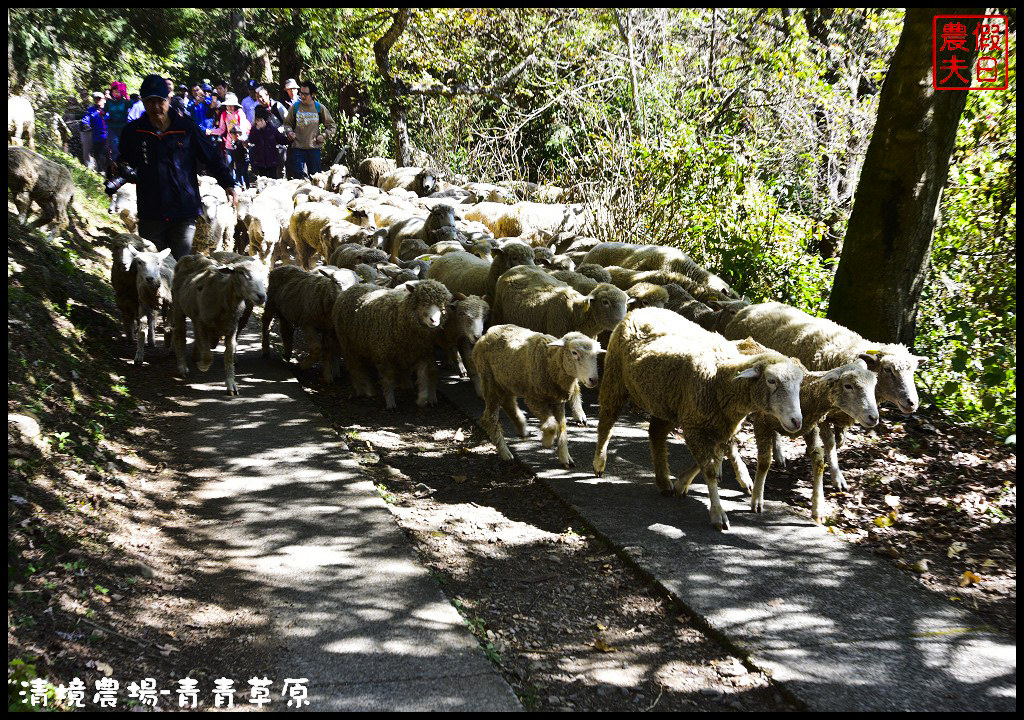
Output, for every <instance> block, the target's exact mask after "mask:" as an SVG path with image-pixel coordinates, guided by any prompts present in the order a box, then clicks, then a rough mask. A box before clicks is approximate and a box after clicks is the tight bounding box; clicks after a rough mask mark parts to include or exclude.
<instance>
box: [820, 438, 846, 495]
mask: <svg viewBox="0 0 1024 720" xmlns="http://www.w3.org/2000/svg"><path fill="white" fill-rule="evenodd" d="M842 437H843V436H842V430H839V429H838V428H837V431H836V432H833V429H832V424H831V423H829V422H823V423H821V439H822V440H823V441H824V443H825V457H826V458H827V459H828V466H829V472H830V473H831V475H832V484H833V485H835V486H836V487H837V488H839V489H840V490H846V478H844V477H843V471H842V470H840V469H839V445H840V443H842Z"/></svg>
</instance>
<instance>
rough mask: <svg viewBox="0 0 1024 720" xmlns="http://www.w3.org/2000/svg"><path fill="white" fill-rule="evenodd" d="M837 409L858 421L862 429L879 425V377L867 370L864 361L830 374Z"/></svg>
mask: <svg viewBox="0 0 1024 720" xmlns="http://www.w3.org/2000/svg"><path fill="white" fill-rule="evenodd" d="M829 375H830V376H832V377H830V382H831V387H832V392H833V397H834V398H835V399H834V400H833V402H834V404H835V405H836V407H838V408H839V409H840V410H842V411H843V412H845V413H846V414H847V415H849V416H850V417H852V418H853V419H854V420H856V421H857V422H858V423H860V425H861V426H862V427H866V428H870V427H874V426H875V425H877V424H878V405H877V403H876V402H875V381H876V379H877V376H876V375H875V374H874V373H873V372H871V371H870V370H868V369H867V365H865V364H864V362H863V361H860V360H858V361H856V362H854V363H850V364H849V365H844V366H843V367H841V368H836V369H835V370H833V371H832V372H830V373H829Z"/></svg>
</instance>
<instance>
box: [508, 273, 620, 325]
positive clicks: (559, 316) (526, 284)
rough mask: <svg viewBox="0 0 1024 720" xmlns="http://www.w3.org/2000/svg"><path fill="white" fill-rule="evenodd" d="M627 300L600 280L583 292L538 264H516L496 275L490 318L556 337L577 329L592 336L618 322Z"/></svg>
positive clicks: (618, 291) (612, 287) (616, 289)
mask: <svg viewBox="0 0 1024 720" xmlns="http://www.w3.org/2000/svg"><path fill="white" fill-rule="evenodd" d="M627 302H628V298H627V296H626V293H624V292H623V291H622V290H619V289H618V288H617V287H615V286H614V285H609V284H607V283H599V284H598V285H597V286H596V287H595V288H594V289H593V290H592V291H591V292H590V293H589V294H587V295H584V294H582V293H580V292H578V291H576V290H575V289H573V288H572V287H571V286H570V285H568V284H567V283H564V282H562V281H560V280H556V279H555V278H553V277H551V276H550V275H548V274H547V273H546V272H544V271H543V270H541V269H540V268H538V267H516V268H512V269H510V270H509V271H508V272H506V273H504V274H503V275H502V276H501V277H500V278H498V282H497V285H496V286H495V292H494V313H493V321H494V322H496V323H513V324H516V325H519V326H521V327H525V328H529V329H531V330H535V331H537V332H546V333H548V334H549V335H554V336H556V337H560V336H562V335H564V334H565V333H567V332H580V333H583V334H584V335H586V336H587V337H590V338H594V337H597V335H598V334H599V333H601V332H602V331H604V330H612V329H614V328H615V326H616V325H618V324H619V322H620V321H621V320H622V318H624V317H625V316H626V303H627Z"/></svg>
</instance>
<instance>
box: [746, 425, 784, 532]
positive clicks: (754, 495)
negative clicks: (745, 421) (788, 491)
mask: <svg viewBox="0 0 1024 720" xmlns="http://www.w3.org/2000/svg"><path fill="white" fill-rule="evenodd" d="M773 436H774V437H773ZM776 437H778V435H777V434H776V433H775V432H773V431H772V430H769V429H768V428H763V429H762V428H758V426H756V425H755V426H754V441H755V442H756V443H757V470H755V471H754V490H753V492H751V494H750V509H751V510H752V511H753V512H764V481H765V478H767V477H768V471H769V470H770V469H771V467H772V452H773V447H774V444H775V443H774V440H775V438H776Z"/></svg>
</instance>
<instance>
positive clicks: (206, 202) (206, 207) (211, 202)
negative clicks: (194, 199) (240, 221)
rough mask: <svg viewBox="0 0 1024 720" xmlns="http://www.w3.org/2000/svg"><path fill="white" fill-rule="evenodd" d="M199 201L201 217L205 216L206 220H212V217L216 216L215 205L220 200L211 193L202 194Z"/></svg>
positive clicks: (218, 203)
mask: <svg viewBox="0 0 1024 720" xmlns="http://www.w3.org/2000/svg"><path fill="white" fill-rule="evenodd" d="M201 202H202V204H203V217H204V218H206V221H207V222H213V220H214V218H216V217H217V206H218V205H220V202H218V201H217V198H215V197H213V196H212V195H203V197H202V200H201Z"/></svg>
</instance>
